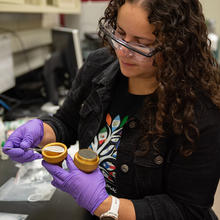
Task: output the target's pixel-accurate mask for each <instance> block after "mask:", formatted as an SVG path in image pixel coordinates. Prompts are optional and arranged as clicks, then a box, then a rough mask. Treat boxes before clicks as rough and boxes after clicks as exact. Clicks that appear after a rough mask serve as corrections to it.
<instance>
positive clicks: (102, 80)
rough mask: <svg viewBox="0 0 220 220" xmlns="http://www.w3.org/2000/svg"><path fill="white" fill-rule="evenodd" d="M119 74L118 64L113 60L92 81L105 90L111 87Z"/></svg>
mask: <svg viewBox="0 0 220 220" xmlns="http://www.w3.org/2000/svg"><path fill="white" fill-rule="evenodd" d="M119 72H120V67H119V62H118V60H114V61H113V62H112V63H111V64H110V65H109V66H108V67H107V68H106V69H104V70H103V72H102V73H101V74H99V75H98V76H97V77H95V78H94V79H93V83H95V84H97V85H102V86H104V87H107V88H109V87H112V85H113V84H114V82H115V79H116V76H117V74H118V73H119Z"/></svg>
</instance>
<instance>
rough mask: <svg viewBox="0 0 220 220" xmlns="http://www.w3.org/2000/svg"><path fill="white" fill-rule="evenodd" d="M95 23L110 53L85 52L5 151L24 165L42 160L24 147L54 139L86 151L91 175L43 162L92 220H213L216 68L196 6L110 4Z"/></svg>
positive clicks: (218, 123)
mask: <svg viewBox="0 0 220 220" xmlns="http://www.w3.org/2000/svg"><path fill="white" fill-rule="evenodd" d="M99 27H100V31H99V33H100V36H101V37H102V39H103V40H104V42H105V45H106V46H107V47H109V48H111V51H112V52H113V53H109V51H108V49H106V48H105V49H104V48H103V49H99V50H98V51H96V52H94V53H92V54H91V55H90V56H89V58H88V60H87V61H86V62H85V64H84V66H83V67H82V68H81V69H80V71H79V73H78V75H77V77H76V79H75V80H74V82H73V84H72V88H71V90H70V92H69V94H68V96H67V98H66V100H65V102H64V104H63V105H62V106H61V108H60V109H59V110H58V112H57V113H56V114H55V115H53V117H45V118H41V119H34V120H32V121H29V122H28V123H27V124H25V125H23V126H21V127H20V128H18V129H17V130H16V131H15V132H14V133H13V134H12V135H11V136H10V137H9V139H8V141H7V143H6V144H5V146H4V152H5V153H7V154H8V155H9V156H10V157H11V158H12V159H13V160H15V161H19V162H27V161H32V160H34V159H37V158H40V157H41V155H39V154H34V153H33V152H32V151H25V150H24V149H25V148H28V147H33V146H36V145H40V146H43V145H45V144H47V143H50V142H55V141H60V142H63V143H65V144H67V145H68V146H69V145H70V144H73V143H75V142H76V140H79V145H80V148H87V147H89V148H91V149H93V150H94V151H95V152H97V154H98V155H99V157H100V164H99V169H97V170H95V171H94V172H93V173H91V174H86V173H83V172H81V171H79V170H78V169H77V168H76V167H75V165H74V163H73V161H72V159H71V157H70V156H68V157H67V165H68V168H69V169H68V170H64V169H62V168H61V167H59V166H56V165H51V164H48V163H46V162H45V161H43V166H45V168H46V169H47V170H48V171H49V172H50V173H51V175H52V176H53V178H54V180H53V181H52V184H53V185H54V186H56V187H57V188H59V189H61V190H63V191H65V192H67V193H69V194H70V195H72V196H73V198H74V199H75V200H76V201H77V203H78V204H79V205H80V206H82V207H84V208H86V209H87V210H89V212H90V213H91V214H94V215H96V216H98V217H100V219H120V220H124V219H126V220H134V219H137V220H142V219H143V220H144V219H148V220H159V219H164V220H165V219H166V220H167V219H169V220H170V219H174V220H177V219H184V220H190V219H207V220H208V219H217V217H216V216H215V214H214V212H213V211H212V209H211V207H212V204H213V198H214V194H215V191H216V188H217V184H218V181H219V167H220V166H219V165H220V164H219V156H220V112H219V107H220V101H219V95H218V94H219V93H218V91H219V78H218V76H219V70H218V65H217V63H216V61H215V60H214V58H213V56H212V54H211V51H210V42H209V41H208V39H207V29H206V25H205V19H204V16H203V13H202V7H201V4H200V2H199V1H198V0H182V1H179V0H126V1H124V0H111V1H110V3H109V5H108V7H107V9H106V11H105V16H104V17H103V18H102V19H101V20H100V22H99ZM100 170H101V171H102V172H100ZM103 176H104V177H105V178H104V177H103ZM109 210H110V211H109Z"/></svg>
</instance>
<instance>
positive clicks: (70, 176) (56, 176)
mask: <svg viewBox="0 0 220 220" xmlns="http://www.w3.org/2000/svg"><path fill="white" fill-rule="evenodd" d="M66 163H67V167H68V169H69V170H64V169H63V168H61V167H60V166H58V165H52V164H49V163H47V162H45V161H42V165H43V166H44V167H45V168H46V169H47V171H48V172H49V173H50V174H51V175H52V176H53V181H52V182H51V183H52V185H53V186H55V187H56V188H58V189H60V190H62V191H64V192H67V193H68V194H70V195H71V196H72V197H73V198H74V199H75V200H76V202H77V203H78V205H79V206H81V207H83V208H85V209H87V210H88V211H89V212H90V213H91V214H92V215H93V213H94V211H95V210H96V209H97V208H98V207H99V205H100V204H101V203H102V202H103V201H104V200H105V199H106V198H107V197H108V196H109V195H108V193H107V192H106V189H105V179H104V176H103V175H102V173H101V171H100V169H99V168H97V169H96V170H94V171H93V172H92V173H85V172H82V171H81V170H79V169H78V168H77V167H76V166H75V164H74V162H73V159H72V158H71V157H70V156H69V155H67V159H66Z"/></svg>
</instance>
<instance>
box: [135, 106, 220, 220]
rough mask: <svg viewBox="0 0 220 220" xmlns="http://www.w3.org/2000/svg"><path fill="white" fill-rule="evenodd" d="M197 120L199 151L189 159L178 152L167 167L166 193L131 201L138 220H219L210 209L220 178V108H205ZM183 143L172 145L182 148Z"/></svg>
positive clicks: (165, 170)
mask: <svg viewBox="0 0 220 220" xmlns="http://www.w3.org/2000/svg"><path fill="white" fill-rule="evenodd" d="M197 121H198V128H199V131H200V136H199V138H198V140H197V142H196V150H195V151H194V152H193V153H192V154H191V155H190V156H188V157H184V156H183V155H182V154H181V153H179V152H178V153H176V154H175V157H174V158H173V160H172V162H170V164H168V166H167V167H165V168H164V192H165V193H164V194H160V195H151V196H146V197H145V198H143V199H140V200H133V201H132V202H133V204H134V207H135V211H136V217H137V218H136V219H137V220H144V219H147V220H167V219H169V220H201V219H207V220H208V219H216V220H217V217H215V214H214V213H213V211H212V210H211V207H212V205H213V200H214V194H215V192H216V189H217V185H218V182H219V176H220V171H219V168H220V159H219V158H220V112H219V109H217V108H216V107H215V106H213V105H212V107H206V110H205V111H203V112H202V113H201V112H200V114H199V117H198V120H197ZM181 140H182V141H179V139H178V138H175V139H174V140H173V141H172V143H173V144H174V145H175V146H176V147H179V146H180V144H181V145H183V138H182V139H181ZM211 216H212V217H211Z"/></svg>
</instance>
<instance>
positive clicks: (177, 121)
mask: <svg viewBox="0 0 220 220" xmlns="http://www.w3.org/2000/svg"><path fill="white" fill-rule="evenodd" d="M125 2H128V3H131V4H138V5H140V6H141V7H142V8H143V9H144V10H146V11H147V12H148V14H149V16H148V20H149V22H150V23H151V24H153V25H155V31H154V33H153V34H154V35H155V36H156V42H155V45H157V46H159V47H161V48H162V51H161V55H162V57H163V60H164V63H163V64H162V66H160V67H159V70H158V72H157V75H156V77H157V80H158V82H159V85H158V89H157V92H156V93H157V108H156V114H155V113H154V118H155V120H156V126H153V124H151V125H150V126H145V135H144V136H145V152H147V151H148V150H149V146H150V143H151V146H152V142H153V143H154V144H156V142H157V140H159V138H160V137H163V136H164V135H165V134H166V133H167V132H169V131H168V130H170V129H171V131H172V132H174V133H175V134H177V135H184V136H185V138H186V140H187V141H188V142H189V143H191V144H190V148H189V149H181V152H182V153H183V154H184V155H185V156H187V155H190V154H191V153H192V151H193V150H195V144H194V143H195V140H196V138H197V137H198V136H199V131H198V128H197V125H196V119H195V112H194V105H195V101H196V99H197V98H198V94H199V93H202V94H203V95H205V96H207V97H209V98H211V100H212V101H213V103H214V104H216V105H217V106H218V107H220V99H219V85H220V79H219V76H220V72H219V68H218V64H217V62H216V60H215V58H214V57H213V54H212V52H211V43H210V41H209V40H208V31H207V26H206V22H205V18H204V15H203V11H202V5H201V3H200V2H199V0H181V1H180V0H126V1H125V0H111V1H110V3H109V5H108V7H107V8H106V10H105V14H104V16H103V17H102V18H101V19H100V21H99V25H101V23H107V24H110V25H112V27H113V28H115V27H116V21H117V14H118V10H119V8H120V7H121V6H122V5H123V4H124V3H125ZM99 34H100V36H101V37H102V39H103V41H104V43H105V44H108V43H107V41H106V39H105V36H103V35H102V32H101V31H99ZM154 65H156V66H157V63H156V60H154ZM158 66H159V65H158ZM149 106H150V105H149V103H146V104H145V115H146V117H145V124H148V125H149ZM154 110H155V109H154ZM152 116H153V115H152ZM150 118H152V117H150ZM150 123H154V124H155V121H154V120H151V122H150ZM167 127H170V129H167ZM154 137H157V138H154ZM147 146H148V147H147Z"/></svg>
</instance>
